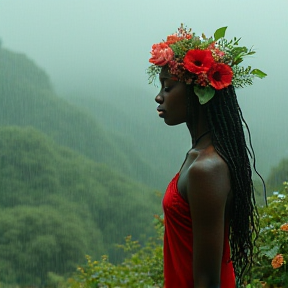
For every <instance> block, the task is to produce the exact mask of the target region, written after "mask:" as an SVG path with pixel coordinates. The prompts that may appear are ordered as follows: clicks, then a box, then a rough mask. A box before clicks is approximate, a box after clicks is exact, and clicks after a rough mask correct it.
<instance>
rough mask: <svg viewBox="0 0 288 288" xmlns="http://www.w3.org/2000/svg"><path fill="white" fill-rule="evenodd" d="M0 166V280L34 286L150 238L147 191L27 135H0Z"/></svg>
mask: <svg viewBox="0 0 288 288" xmlns="http://www.w3.org/2000/svg"><path fill="white" fill-rule="evenodd" d="M0 162H1V165H0V179H1V181H0V198H1V202H0V207H1V209H0V210H1V211H0V235H1V237H0V255H1V257H0V268H1V269H0V271H1V272H0V278H1V280H2V281H4V280H3V279H6V281H10V282H15V281H16V282H18V283H30V284H31V283H32V282H31V281H32V280H31V279H34V280H35V279H38V280H37V281H40V282H41V281H44V280H45V277H46V276H47V272H48V271H50V272H55V273H57V274H64V273H67V272H71V271H73V270H74V269H75V266H76V265H77V264H79V263H81V262H82V261H83V260H84V255H85V254H91V255H95V257H96V258H99V257H100V255H102V254H103V253H109V255H111V258H112V260H117V257H119V256H120V254H119V252H117V251H115V250H114V248H113V246H112V244H114V243H121V242H122V241H123V238H124V237H125V236H127V235H129V234H131V233H132V235H133V237H136V238H138V239H141V238H142V239H143V237H142V236H143V235H144V234H146V235H151V234H152V232H153V231H152V227H151V226H152V225H151V221H152V219H153V214H154V213H155V212H157V211H159V210H160V207H159V206H160V199H158V200H157V198H155V196H154V195H153V193H152V191H151V190H149V189H148V188H147V187H144V186H142V185H139V184H137V183H136V182H133V181H131V180H129V179H127V178H126V177H124V176H123V175H120V174H118V173H115V172H113V171H112V170H111V169H110V168H108V167H107V166H105V165H103V164H97V163H95V162H94V161H91V160H89V159H87V158H85V157H83V156H81V155H80V154H77V153H75V152H73V151H72V150H70V149H67V148H64V147H60V146H58V145H56V144H55V143H54V142H53V141H52V140H51V139H50V138H48V137H47V136H45V135H44V134H42V133H40V132H38V131H37V130H35V129H32V128H19V127H6V128H1V129H0ZM7 277H8V279H7ZM9 277H10V278H9ZM34 280H33V281H34Z"/></svg>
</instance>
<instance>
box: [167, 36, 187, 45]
mask: <svg viewBox="0 0 288 288" xmlns="http://www.w3.org/2000/svg"><path fill="white" fill-rule="evenodd" d="M182 39H183V38H181V37H179V36H177V35H176V34H173V35H169V36H167V40H166V44H167V45H170V44H174V43H176V42H178V41H180V40H182Z"/></svg>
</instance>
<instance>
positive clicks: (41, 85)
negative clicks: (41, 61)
mask: <svg viewBox="0 0 288 288" xmlns="http://www.w3.org/2000/svg"><path fill="white" fill-rule="evenodd" d="M0 67H1V69H0V83H1V84H0V101H1V105H0V124H1V125H2V126H6V125H17V126H22V127H24V126H32V127H35V128H36V129H39V130H40V131H42V132H43V133H45V134H47V135H48V136H50V137H52V138H53V139H54V140H55V141H56V143H58V144H59V145H64V146H66V147H69V148H72V149H74V150H75V151H78V152H80V153H82V154H83V155H85V156H87V157H88V158H90V159H92V160H95V161H96V162H99V163H106V164H107V165H108V166H109V167H111V168H112V169H115V170H118V171H119V172H121V173H124V174H125V175H127V177H131V178H133V179H136V180H138V181H142V182H143V183H146V184H149V185H150V186H151V187H155V188H158V189H159V187H161V188H162V186H161V185H159V179H161V177H160V176H161V174H160V172H157V170H156V169H155V168H154V167H153V165H151V164H150V163H149V161H147V159H145V157H144V156H143V155H140V154H139V153H136V149H135V147H134V146H135V144H134V143H133V141H131V140H132V139H131V138H130V139H127V138H126V137H123V135H121V133H118V134H117V133H113V132H111V131H109V132H108V131H107V129H103V127H102V126H101V125H99V122H98V121H97V120H96V118H95V117H93V116H91V114H90V113H87V112H86V111H85V110H84V109H79V107H76V106H75V105H74V104H71V103H68V102H67V101H66V100H64V99H62V98H60V97H58V96H57V95H56V93H55V91H54V90H53V87H52V85H51V83H50V81H49V77H48V76H47V75H46V73H45V72H44V71H43V70H42V69H40V68H39V67H37V66H36V65H35V63H33V61H31V60H30V59H28V58H27V57H26V56H25V55H23V54H17V53H14V52H11V51H8V50H6V49H0ZM79 97H81V95H80V96H79ZM99 109H100V110H101V109H102V110H104V109H105V107H99ZM121 121H122V120H121ZM121 121H118V123H121Z"/></svg>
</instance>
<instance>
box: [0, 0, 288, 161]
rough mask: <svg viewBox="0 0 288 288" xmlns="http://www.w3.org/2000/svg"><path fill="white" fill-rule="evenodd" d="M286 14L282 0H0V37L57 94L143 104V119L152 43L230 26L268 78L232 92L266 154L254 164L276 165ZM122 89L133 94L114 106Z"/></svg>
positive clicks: (149, 92) (282, 137)
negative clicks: (179, 32)
mask: <svg viewBox="0 0 288 288" xmlns="http://www.w3.org/2000/svg"><path fill="white" fill-rule="evenodd" d="M287 11H288V1H287V0H277V1H275V0H274V1H271V0H265V1H263V0H254V1H253V0H218V1H213V0H206V1H205V0H201V1H196V0H189V1H188V0H181V1H169V0H166V1H164V0H157V1H155V0H142V1H137V0H105V1H101V0H94V1H93V0H77V1H76V0H18V1H17V0H0V38H1V40H2V43H3V46H4V47H5V48H8V49H10V50H13V51H17V52H21V53H24V54H26V55H27V56H28V57H29V58H31V59H33V61H34V62H36V64H37V65H39V66H40V67H42V68H44V69H45V71H46V72H47V73H48V74H49V76H50V79H51V81H52V83H53V85H54V87H55V88H56V90H57V91H58V93H59V95H61V94H62V93H63V94H65V93H70V92H73V91H76V92H79V91H81V90H87V91H97V92H98V93H95V97H99V98H101V99H104V100H105V101H108V102H110V103H113V104H115V105H118V106H119V107H120V108H121V109H125V107H126V109H128V108H129V107H127V106H131V105H132V106H133V107H134V105H136V106H137V104H138V108H139V103H140V105H141V113H142V114H145V113H147V115H151V113H154V114H155V115H156V113H155V107H156V105H155V103H154V97H155V95H156V93H157V90H156V89H155V88H154V87H153V86H148V85H147V75H146V74H145V69H146V68H147V67H148V65H149V63H148V59H149V55H150V54H149V52H150V49H151V46H152V44H154V43H158V42H160V41H161V40H162V39H164V38H166V36H167V35H168V34H171V33H173V32H175V31H176V29H177V27H179V25H180V23H185V24H186V25H187V26H188V27H192V29H193V31H194V32H196V34H201V33H202V32H204V33H205V34H206V35H207V36H211V35H213V33H214V31H215V30H216V29H217V28H219V27H223V26H228V29H227V32H226V36H227V38H232V37H234V36H236V37H242V40H241V41H240V44H243V45H245V46H247V47H251V46H253V47H254V49H255V50H256V51H257V53H256V54H255V55H253V57H251V58H249V59H247V60H245V61H244V65H248V64H250V65H252V67H253V68H259V69H261V70H263V71H265V72H266V73H267V74H268V77H267V78H265V79H263V80H260V79H259V80H258V79H255V84H254V85H253V86H252V87H247V88H244V89H241V90H237V95H238V99H239V102H240V105H241V107H242V110H243V113H244V116H245V118H246V120H247V122H248V123H249V124H250V128H251V131H252V136H253V135H255V137H257V139H258V141H259V139H260V142H263V144H265V145H263V147H265V149H266V150H267V155H266V151H265V153H264V155H265V156H264V157H262V159H260V160H259V162H261V161H262V162H263V163H264V162H265V163H269V165H270V164H273V165H275V164H277V162H278V161H279V160H280V158H282V157H284V156H286V157H288V148H286V147H287V143H288V129H287V123H288V121H287V120H288V117H287V108H288V107H287V106H288V105H287V104H288V95H287V88H286V85H287V84H286V83H287V82H288V81H287V80H288V76H287V72H286V69H287V67H288V58H287V52H286V51H287V47H288V33H287V31H288V20H287ZM0 69H1V67H0ZM75 80H77V81H75ZM122 85H123V86H127V87H131V89H135V95H134V96H135V97H134V98H129V99H120V100H121V102H118V99H119V98H117V96H118V95H117V93H115V91H117V87H122ZM112 91H113V92H112ZM139 91H142V93H139ZM109 92H111V93H109ZM131 110H132V109H131V107H130V108H129V111H131ZM132 111H133V110H132ZM154 114H153V115H154ZM155 119H156V116H155ZM156 121H157V120H156ZM165 129H166V128H165ZM267 143H268V144H269V145H268V144H267ZM258 146H259V145H258ZM267 147H268V148H267ZM258 149H259V147H258ZM263 149H264V148H263ZM276 152H277V153H276ZM262 154H263V151H262ZM275 155H276V156H275ZM279 155H282V156H281V157H280V156H279Z"/></svg>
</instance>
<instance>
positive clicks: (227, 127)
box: [187, 85, 263, 282]
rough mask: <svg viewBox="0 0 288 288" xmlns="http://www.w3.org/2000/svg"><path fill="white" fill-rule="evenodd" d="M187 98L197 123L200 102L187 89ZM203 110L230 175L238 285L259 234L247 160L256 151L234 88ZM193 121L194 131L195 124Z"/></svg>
mask: <svg viewBox="0 0 288 288" xmlns="http://www.w3.org/2000/svg"><path fill="white" fill-rule="evenodd" d="M187 86H188V85H187ZM189 86H190V87H191V86H192V85H189ZM189 86H188V87H189ZM188 95H189V96H188V102H187V103H188V108H187V109H188V110H189V109H190V110H191V113H189V111H188V115H189V114H190V117H192V118H194V119H197V117H198V115H197V109H195V107H197V106H199V105H200V104H199V102H198V103H197V104H196V103H195V101H198V98H197V96H196V95H195V94H194V92H193V89H191V88H188ZM195 99H196V100H195ZM189 103H190V104H189ZM203 109H204V113H205V114H206V117H207V122H208V129H209V130H210V131H211V139H212V144H213V146H214V148H215V150H216V151H217V153H218V154H219V155H220V156H221V157H222V158H223V160H224V161H225V162H226V163H227V165H228V168H229V171H230V181H231V190H232V192H233V200H232V207H231V213H230V222H229V224H230V239H229V240H230V247H231V260H232V261H233V265H234V270H235V274H236V278H237V281H238V282H240V281H241V280H242V279H243V276H244V273H246V272H248V271H249V270H250V268H251V265H252V262H253V259H252V257H253V248H254V244H255V240H256V238H257V236H258V234H259V217H258V212H257V207H256V202H255V197H254V186H253V181H252V171H251V165H250V162H249V157H248V155H249V154H250V155H251V154H252V155H253V156H254V151H253V148H252V153H251V151H250V150H249V148H248V146H247V144H246V140H245V135H244V131H243V124H245V125H246V127H247V129H248V131H249V128H248V126H247V124H246V122H245V120H244V118H243V115H242V112H241V109H240V107H239V105H238V102H237V97H236V94H235V90H234V87H233V86H229V87H227V88H225V89H222V90H216V93H215V95H214V97H213V98H212V99H211V100H210V101H209V102H207V103H206V104H204V105H203ZM188 117H189V116H188ZM191 120H192V121H191V123H192V127H193V124H194V125H195V122H196V121H193V119H191ZM187 121H189V119H188V120H187ZM194 131H195V129H194ZM192 135H193V134H192ZM249 137H250V132H249ZM250 143H251V140H250ZM254 168H255V165H254ZM255 171H256V170H255ZM256 172H257V171H256ZM257 174H258V172H257ZM258 175H259V174H258ZM259 176H260V175H259ZM260 177H261V176H260ZM261 179H262V178H261ZM262 180H263V179H262Z"/></svg>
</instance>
